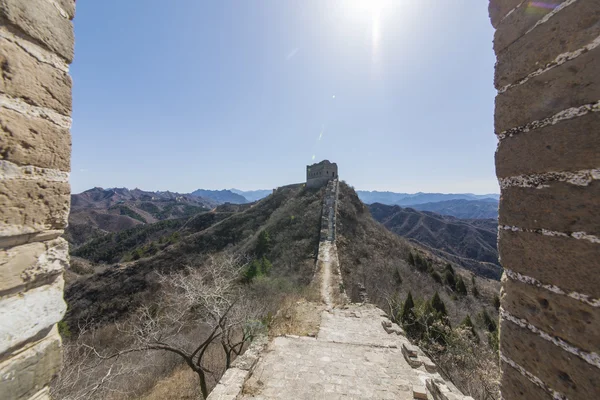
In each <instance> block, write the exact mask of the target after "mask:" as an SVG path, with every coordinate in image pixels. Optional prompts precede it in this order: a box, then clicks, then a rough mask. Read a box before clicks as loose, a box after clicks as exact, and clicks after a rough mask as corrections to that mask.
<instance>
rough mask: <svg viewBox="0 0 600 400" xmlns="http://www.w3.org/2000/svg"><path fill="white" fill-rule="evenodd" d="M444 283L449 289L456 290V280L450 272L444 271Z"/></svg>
mask: <svg viewBox="0 0 600 400" xmlns="http://www.w3.org/2000/svg"><path fill="white" fill-rule="evenodd" d="M444 281H445V282H446V285H448V286H449V287H450V289H452V290H456V280H455V277H454V274H453V273H452V272H450V271H448V270H446V274H445V276H444Z"/></svg>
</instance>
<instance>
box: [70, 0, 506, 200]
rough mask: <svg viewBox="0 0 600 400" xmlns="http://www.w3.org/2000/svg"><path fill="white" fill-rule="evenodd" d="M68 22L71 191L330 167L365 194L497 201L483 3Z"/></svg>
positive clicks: (93, 16) (112, 4) (110, 2)
mask: <svg viewBox="0 0 600 400" xmlns="http://www.w3.org/2000/svg"><path fill="white" fill-rule="evenodd" d="M116 9H118V10H119V12H114V10H116ZM74 24H75V36H76V38H77V40H76V51H75V54H76V58H75V61H74V63H73V65H72V67H71V72H72V76H73V82H74V86H73V128H72V138H73V153H72V154H73V155H72V173H71V184H72V188H73V192H75V193H78V192H81V191H83V190H86V189H88V188H92V187H96V186H100V187H102V186H104V187H107V186H112V187H115V186H124V187H136V186H138V187H143V188H145V190H150V191H157V190H167V189H168V190H171V191H175V192H182V193H185V192H190V191H193V190H195V189H197V188H200V187H202V188H223V187H236V188H241V189H242V190H250V188H262V187H264V188H270V187H276V186H283V185H286V184H289V183H292V182H302V181H303V180H304V178H305V166H306V165H307V164H312V163H313V162H315V161H319V160H322V159H329V160H332V161H335V162H337V163H338V165H339V166H340V176H341V178H342V179H344V180H346V181H347V182H348V183H350V184H351V185H353V186H355V187H359V188H368V189H369V190H379V191H386V190H388V191H394V192H410V193H415V192H443V193H450V192H452V193H484V194H486V193H498V192H499V188H498V183H497V180H496V177H495V171H494V151H495V149H496V143H497V141H496V137H495V135H494V128H493V126H494V125H493V111H494V96H495V94H496V90H495V89H494V87H493V74H494V63H495V57H494V53H493V50H492V39H493V28H492V26H491V24H490V22H489V19H488V11H487V4H486V3H485V2H474V1H471V0H459V1H455V2H439V1H434V0H421V1H416V0H402V1H400V0H396V1H392V0H370V1H362V0H331V1H327V2H323V1H317V0H302V1H300V0H289V1H286V2H279V1H275V0H266V1H264V2H260V3H251V2H233V1H221V2H194V1H192V0H181V1H180V2H177V5H176V6H175V5H172V4H169V5H165V3H164V2H159V1H157V0H144V1H142V0H132V1H129V2H126V3H123V2H120V1H117V0H105V1H102V2H81V3H78V5H77V18H75V20H74ZM106 26H111V27H118V29H105V28H106Z"/></svg>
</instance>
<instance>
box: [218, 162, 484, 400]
mask: <svg viewBox="0 0 600 400" xmlns="http://www.w3.org/2000/svg"><path fill="white" fill-rule="evenodd" d="M336 170H337V168H336ZM336 172H337V171H336ZM336 176H337V173H336ZM320 182H321V184H323V183H325V182H324V181H320ZM316 186H317V185H313V186H312V187H316ZM338 186H339V181H338V179H337V178H336V179H331V178H330V180H329V181H327V182H326V186H325V189H324V195H323V208H322V216H321V234H320V236H321V237H320V243H319V251H318V256H317V260H316V263H315V278H314V279H315V280H316V281H317V282H316V285H315V286H317V287H320V293H321V301H322V302H323V303H324V305H325V310H324V311H322V312H321V323H320V326H319V331H318V333H317V334H316V337H309V336H295V335H284V336H279V337H275V338H274V339H273V340H272V341H271V342H269V343H267V342H266V341H265V339H261V340H259V341H258V343H256V344H254V345H252V346H251V347H250V349H249V351H247V352H246V353H245V354H244V355H243V356H242V357H240V358H239V359H238V360H236V361H235V362H234V363H233V368H231V369H229V370H227V371H226V372H225V375H224V376H223V378H222V379H221V381H220V382H219V384H218V385H217V387H216V388H215V389H214V390H213V391H212V393H211V394H210V395H209V396H208V400H234V399H278V400H279V399H320V398H326V399H341V398H361V399H401V400H413V399H425V400H427V399H430V400H469V399H471V400H472V398H471V397H466V396H463V395H462V393H461V392H460V391H459V390H458V389H457V388H456V387H455V386H454V385H452V383H449V382H446V381H445V380H444V379H443V378H442V377H441V376H440V374H439V373H438V372H437V371H436V370H437V368H436V366H435V364H434V363H433V362H432V361H431V360H430V359H429V358H428V357H427V356H426V355H425V354H424V353H423V352H422V351H421V350H420V349H419V348H418V347H416V346H413V345H411V344H410V342H409V340H408V339H407V338H406V336H405V335H404V332H403V331H402V328H400V327H399V326H398V325H396V324H394V323H392V321H390V320H389V318H388V316H387V315H386V314H385V313H384V312H383V311H382V310H381V309H379V308H377V307H375V306H374V305H372V304H368V303H351V302H350V301H349V300H348V298H347V296H346V295H345V292H344V289H343V287H344V286H343V282H342V277H341V273H340V265H339V261H338V254H337V248H336V243H335V229H336V227H335V220H336V211H337V203H338Z"/></svg>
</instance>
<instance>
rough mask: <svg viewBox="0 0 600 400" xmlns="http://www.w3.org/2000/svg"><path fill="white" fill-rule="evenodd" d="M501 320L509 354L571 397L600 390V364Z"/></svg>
mask: <svg viewBox="0 0 600 400" xmlns="http://www.w3.org/2000/svg"><path fill="white" fill-rule="evenodd" d="M501 324H502V326H501V329H500V343H501V346H502V348H501V351H502V354H504V355H505V356H506V357H508V358H510V359H511V360H513V361H514V362H516V363H517V364H519V365H520V366H522V367H523V368H525V370H527V371H529V372H530V373H532V374H533V375H535V376H536V377H538V378H539V379H541V380H542V382H545V383H546V384H547V385H548V386H550V387H551V388H552V389H554V390H556V391H558V392H560V393H563V394H565V395H566V396H567V397H568V398H572V399H593V398H595V397H596V396H597V394H598V393H600V368H598V367H596V366H594V365H591V364H589V363H587V362H586V361H584V360H583V359H582V358H580V357H579V356H576V355H575V354H572V353H569V352H567V351H565V350H563V349H562V348H560V347H558V346H557V345H555V344H554V343H552V342H550V341H548V340H546V339H543V338H542V337H541V336H539V335H537V334H535V333H533V332H532V331H530V330H529V329H526V328H521V327H520V326H518V325H516V324H514V323H512V322H510V321H506V320H503V321H502V322H501Z"/></svg>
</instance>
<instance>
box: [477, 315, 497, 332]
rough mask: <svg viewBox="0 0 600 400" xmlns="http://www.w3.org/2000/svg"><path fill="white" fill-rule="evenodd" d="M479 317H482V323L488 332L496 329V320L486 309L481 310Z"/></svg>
mask: <svg viewBox="0 0 600 400" xmlns="http://www.w3.org/2000/svg"><path fill="white" fill-rule="evenodd" d="M481 318H482V319H483V324H484V325H485V327H486V328H487V329H488V331H490V332H495V331H496V329H497V325H496V321H494V320H493V319H492V317H490V314H488V312H487V311H486V310H483V312H482V313H481Z"/></svg>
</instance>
